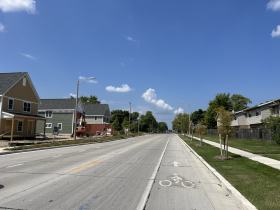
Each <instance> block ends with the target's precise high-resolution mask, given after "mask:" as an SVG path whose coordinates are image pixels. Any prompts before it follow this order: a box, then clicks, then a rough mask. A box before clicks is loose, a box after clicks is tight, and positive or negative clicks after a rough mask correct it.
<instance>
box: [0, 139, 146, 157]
mask: <svg viewBox="0 0 280 210" xmlns="http://www.w3.org/2000/svg"><path fill="white" fill-rule="evenodd" d="M141 136H145V135H141ZM134 137H136V136H133V137H129V138H134ZM138 137H140V136H138ZM129 138H124V139H129ZM124 139H113V140H107V141H96V142H89V143H81V144H70V145H61V146H53V147H41V148H34V149H23V150H14V151H8V152H0V155H9V154H14V153H21V152H32V151H38V150H47V149H57V148H63V147H74V146H81V145H87V144H98V143H104V142H111V141H119V140H124Z"/></svg>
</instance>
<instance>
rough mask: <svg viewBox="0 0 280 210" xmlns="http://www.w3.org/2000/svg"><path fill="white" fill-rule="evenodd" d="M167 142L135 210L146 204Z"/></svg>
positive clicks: (141, 208)
mask: <svg viewBox="0 0 280 210" xmlns="http://www.w3.org/2000/svg"><path fill="white" fill-rule="evenodd" d="M169 140H170V137H169V138H168V141H167V143H166V145H165V148H164V149H163V151H162V154H161V156H160V158H159V160H158V163H157V165H156V167H155V169H154V171H153V173H152V176H151V178H150V179H149V181H148V184H147V186H146V188H145V191H144V193H143V195H142V197H141V200H140V202H139V204H138V206H137V208H136V210H143V209H144V208H145V206H146V203H147V200H148V197H149V194H150V192H151V190H152V186H153V183H154V181H155V178H156V175H157V171H158V169H159V166H160V163H161V161H162V158H163V155H164V153H165V150H166V147H167V145H168V143H169Z"/></svg>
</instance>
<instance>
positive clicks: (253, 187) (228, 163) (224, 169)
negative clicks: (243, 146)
mask: <svg viewBox="0 0 280 210" xmlns="http://www.w3.org/2000/svg"><path fill="white" fill-rule="evenodd" d="M179 136H180V137H181V138H182V139H183V140H184V141H185V142H186V143H187V144H188V145H189V146H190V147H191V148H192V149H193V150H194V151H196V152H197V154H198V155H200V156H201V157H202V158H203V159H204V160H205V161H206V162H207V163H208V164H209V165H211V166H212V167H213V168H215V169H216V170H217V171H218V172H219V173H220V174H221V175H222V176H223V177H224V178H225V179H226V180H227V181H228V182H230V183H231V184H232V185H233V186H234V187H235V188H236V189H237V190H238V191H239V192H240V193H241V194H242V195H243V196H245V197H246V198H247V199H248V200H249V201H250V202H251V203H252V204H253V205H255V206H256V207H257V208H258V209H260V210H279V207H280V171H279V170H277V169H275V168H272V167H269V166H267V165H264V164H262V163H259V162H256V161H253V160H250V159H248V158H244V157H241V156H240V155H236V154H233V153H229V156H231V157H233V158H234V159H233V160H217V159H215V158H214V157H215V156H218V155H220V149H219V148H217V147H213V146H211V145H209V144H206V143H203V146H199V143H198V141H196V140H194V141H191V140H190V138H188V137H186V136H182V135H179Z"/></svg>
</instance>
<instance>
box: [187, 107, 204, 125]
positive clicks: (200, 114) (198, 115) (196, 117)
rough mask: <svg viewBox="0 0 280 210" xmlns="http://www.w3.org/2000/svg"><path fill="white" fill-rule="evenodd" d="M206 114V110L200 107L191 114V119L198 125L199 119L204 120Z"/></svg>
mask: <svg viewBox="0 0 280 210" xmlns="http://www.w3.org/2000/svg"><path fill="white" fill-rule="evenodd" d="M205 114H206V111H203V110H202V109H199V110H197V111H195V112H193V113H192V114H191V121H192V122H193V124H195V125H196V124H197V123H198V122H199V121H201V120H202V121H204V117H205Z"/></svg>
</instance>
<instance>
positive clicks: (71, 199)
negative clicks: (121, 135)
mask: <svg viewBox="0 0 280 210" xmlns="http://www.w3.org/2000/svg"><path fill="white" fill-rule="evenodd" d="M1 208H10V209H28V210H31V209H34V210H35V209H36V210H37V209H79V210H83V209H95V210H97V209H102V210H109V209H114V210H116V209H129V210H132V209H144V208H145V209H147V210H163V209H167V210H170V209H184V210H185V209H190V210H193V209H196V210H198V209H207V210H210V209H221V210H222V209H230V210H235V209H239V208H238V206H237V205H236V204H235V202H234V201H233V200H232V199H231V197H230V196H228V195H227V193H226V192H225V191H224V190H223V189H222V188H221V187H220V185H218V181H216V179H215V178H214V177H213V175H212V174H211V173H210V172H208V171H207V169H206V168H205V166H204V165H203V164H202V163H201V162H200V161H199V160H198V159H197V158H196V157H195V156H194V155H193V154H192V153H190V152H189V150H187V149H186V148H185V146H184V145H183V143H182V142H181V140H180V138H179V137H178V136H177V135H174V134H157V135H147V136H141V137H134V138H130V139H124V140H118V141H113V142H105V143H99V144H90V145H83V146H73V147H64V148H59V149H50V150H42V151H33V152H24V153H18V154H9V155H2V156H0V209H1Z"/></svg>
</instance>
